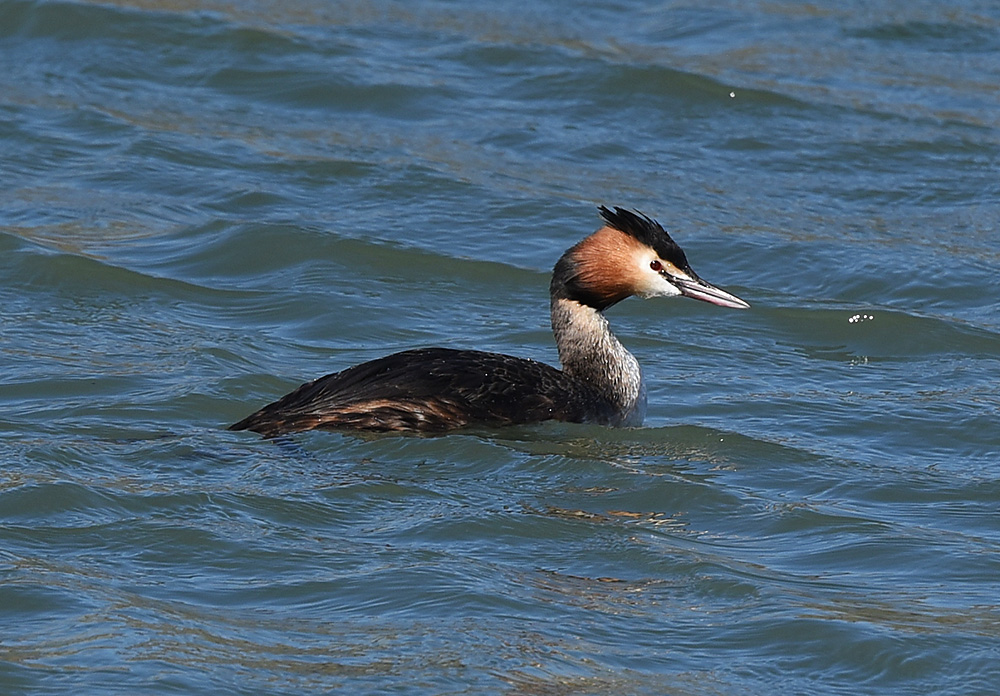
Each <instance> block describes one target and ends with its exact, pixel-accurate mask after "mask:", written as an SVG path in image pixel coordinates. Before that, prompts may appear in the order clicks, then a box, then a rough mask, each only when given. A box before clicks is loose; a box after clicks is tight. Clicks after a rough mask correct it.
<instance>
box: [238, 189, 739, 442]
mask: <svg viewBox="0 0 1000 696" xmlns="http://www.w3.org/2000/svg"><path fill="white" fill-rule="evenodd" d="M600 212H601V217H602V218H604V222H605V225H604V226H603V227H601V229H599V230H597V232H594V233H593V234H592V235H590V236H589V237H587V238H586V239H584V240H582V241H581V242H579V243H578V244H576V245H575V246H573V247H572V248H570V249H569V250H568V251H566V253H564V254H563V255H562V257H561V258H560V259H559V261H558V262H557V263H556V266H555V269H554V270H553V272H552V283H551V285H550V286H549V294H550V295H551V307H552V332H553V333H554V334H555V339H556V346H557V347H558V349H559V361H560V362H561V363H562V368H563V369H562V370H557V369H556V368H554V367H552V366H550V365H546V364H544V363H540V362H536V361H534V360H528V359H526V358H516V357H513V356H510V355H503V354H500V353H487V352H484V351H479V350H455V349H452V348H420V349H417V350H407V351H403V352H402V353H395V354H393V355H389V356H386V357H384V358H378V359H376V360H372V361H370V362H366V363H362V364H361V365H356V366H355V367H350V368H348V369H346V370H343V371H342V372H335V373H333V374H331V375H327V376H326V377H320V378H319V379H317V380H315V381H313V382H308V383H306V384H303V385H302V386H301V387H299V388H298V389H296V390H295V391H293V392H291V393H290V394H287V395H286V396H284V397H282V398H281V399H279V400H278V401H275V402H274V403H272V404H269V405H267V406H265V407H264V408H262V409H260V410H259V411H257V412H256V413H252V414H250V415H249V416H247V417H246V418H244V419H243V420H241V421H240V422H239V423H235V424H233V425H231V426H229V429H230V430H253V431H256V432H258V433H260V434H262V435H264V436H266V437H275V436H278V435H281V434H284V433H293V432H299V431H302V430H312V429H313V428H340V429H347V430H368V431H391V430H411V431H422V432H441V431H445V430H451V429H453V428H460V427H462V426H465V425H487V426H502V425H513V424H519V423H535V422H539V421H546V420H559V421H569V422H573V423H599V424H603V425H611V426H635V425H640V424H641V423H642V420H643V417H644V415H645V411H646V387H645V385H644V384H643V380H642V371H641V370H640V369H639V363H638V362H636V359H635V358H634V357H633V356H632V354H631V353H629V352H628V351H627V350H625V347H624V346H622V344H621V343H619V342H618V339H616V338H615V337H614V335H613V334H612V333H611V330H610V329H609V328H608V321H607V319H605V318H604V314H603V312H604V310H605V309H607V308H608V307H610V306H611V305H613V304H615V303H616V302H620V301H621V300H624V299H625V298H626V297H630V296H632V295H639V296H640V297H658V296H665V297H670V296H677V295H683V296H685V297H693V298H694V299H696V300H704V301H705V302H711V303H712V304H716V305H720V306H722V307H733V308H737V309H746V308H747V307H749V306H750V305H749V304H747V303H746V302H744V301H743V300H741V299H740V298H738V297H736V296H735V295H731V294H730V293H728V292H726V291H725V290H721V289H719V288H717V287H715V286H714V285H711V284H709V283H706V282H705V281H704V280H702V279H701V278H699V277H698V276H697V275H696V274H695V272H694V271H692V270H691V266H689V265H688V262H687V258H686V257H685V256H684V252H683V251H682V250H681V248H680V247H679V246H677V244H676V243H674V240H672V239H671V238H670V235H668V234H667V233H666V231H664V229H663V228H662V227H660V225H659V223H657V222H656V221H655V220H652V219H650V218H648V217H646V216H645V215H642V214H639V213H634V212H632V211H629V210H624V209H622V208H618V207H616V208H615V209H614V211H611V210H608V209H607V208H605V207H604V206H601V208H600Z"/></svg>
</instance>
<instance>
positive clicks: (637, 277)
mask: <svg viewBox="0 0 1000 696" xmlns="http://www.w3.org/2000/svg"><path fill="white" fill-rule="evenodd" d="M600 211H601V217H602V218H604V222H605V226H604V227H602V228H601V229H599V230H597V232H595V233H594V234H592V235H590V236H589V237H587V238H586V239H584V240H583V241H581V242H580V243H578V244H577V245H576V246H574V247H572V248H571V249H569V250H568V251H567V252H566V253H565V254H563V256H562V258H560V259H559V262H558V263H557V264H556V267H555V271H554V272H553V275H552V294H553V297H562V298H566V299H570V300H576V301H577V302H580V303H582V304H585V305H588V306H590V307H593V308H594V309H597V310H604V309H607V308H608V307H610V306H611V305H613V304H615V303H617V302H620V301H622V300H624V299H625V298H626V297H630V296H632V295H638V296H640V297H676V296H684V297H691V298H694V299H696V300H702V301H704V302H711V303H712V304H716V305H719V306H721V307H732V308H735V309H746V308H748V307H749V306H750V305H749V304H748V303H746V302H744V301H743V300H741V299H740V298H738V297H736V295H733V294H731V293H728V292H726V291H725V290H723V289H721V288H718V287H716V286H714V285H712V284H711V283H708V282H706V281H704V280H702V279H701V278H699V277H698V275H697V274H696V273H695V272H694V271H693V270H692V269H691V266H690V265H689V264H688V261H687V257H686V256H685V255H684V251H683V250H682V249H681V248H680V247H679V246H678V245H677V243H676V242H674V240H673V239H671V238H670V235H669V234H667V232H666V230H664V229H663V228H662V227H661V226H660V224H659V223H658V222H656V221H655V220H652V219H650V218H648V217H646V216H645V215H642V214H640V213H634V212H632V211H630V210H625V209H624V208H618V207H615V209H614V211H611V210H608V209H607V208H605V207H604V206H601V207H600Z"/></svg>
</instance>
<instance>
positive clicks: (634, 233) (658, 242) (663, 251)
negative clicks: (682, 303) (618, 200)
mask: <svg viewBox="0 0 1000 696" xmlns="http://www.w3.org/2000/svg"><path fill="white" fill-rule="evenodd" d="M599 210H600V211H601V217H602V218H604V221H605V222H606V223H608V226H609V227H613V228H614V229H616V230H618V231H619V232H624V233H625V234H627V235H629V236H630V237H632V238H633V239H635V240H636V241H638V242H640V243H641V244H645V245H646V246H648V247H650V248H652V249H653V250H654V251H655V252H656V254H657V256H659V257H660V258H661V259H663V260H664V261H669V262H670V263H672V264H674V265H675V266H677V268H679V269H680V270H682V271H685V272H688V273H692V272H693V271H691V266H690V265H689V264H688V261H687V257H686V256H685V255H684V250H683V249H681V248H680V247H679V246H677V242H675V241H674V240H673V239H671V238H670V235H669V234H667V231H666V230H665V229H663V228H662V227H660V223H658V222H657V221H656V220H653V219H652V218H649V217H646V216H645V215H643V214H642V213H639V212H633V211H631V210H626V209H625V208H619V207H618V206H615V209H614V211H611V210H608V209H607V208H606V207H604V206H603V205H602V206H601V207H600V208H599Z"/></svg>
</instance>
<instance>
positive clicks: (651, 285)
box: [635, 256, 685, 298]
mask: <svg viewBox="0 0 1000 696" xmlns="http://www.w3.org/2000/svg"><path fill="white" fill-rule="evenodd" d="M653 261H659V262H660V265H661V266H662V267H663V270H664V271H666V272H667V273H668V274H671V275H678V276H680V277H682V278H683V277H684V276H685V274H684V273H682V272H681V271H680V270H679V269H678V268H677V267H676V266H674V265H673V264H672V263H670V262H669V261H664V260H662V259H657V257H655V256H650V257H648V258H644V259H643V261H642V264H643V265H642V267H641V268H640V269H639V282H637V283H636V292H635V294H636V295H639V296H640V297H645V298H649V297H673V296H676V295H680V294H681V291H680V290H678V289H677V288H676V287H674V285H673V284H672V283H670V282H669V281H668V280H667V279H666V278H664V277H663V275H662V271H654V270H653V269H652V268H650V264H651V263H652V262H653Z"/></svg>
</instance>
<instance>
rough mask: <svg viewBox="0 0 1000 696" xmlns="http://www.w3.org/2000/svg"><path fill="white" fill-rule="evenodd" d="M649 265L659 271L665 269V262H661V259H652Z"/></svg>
mask: <svg viewBox="0 0 1000 696" xmlns="http://www.w3.org/2000/svg"><path fill="white" fill-rule="evenodd" d="M649 267H650V268H652V269H653V270H654V271H656V272H657V273H659V272H660V271H662V270H663V264H662V263H660V260H659V259H653V260H652V261H650V262H649Z"/></svg>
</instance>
